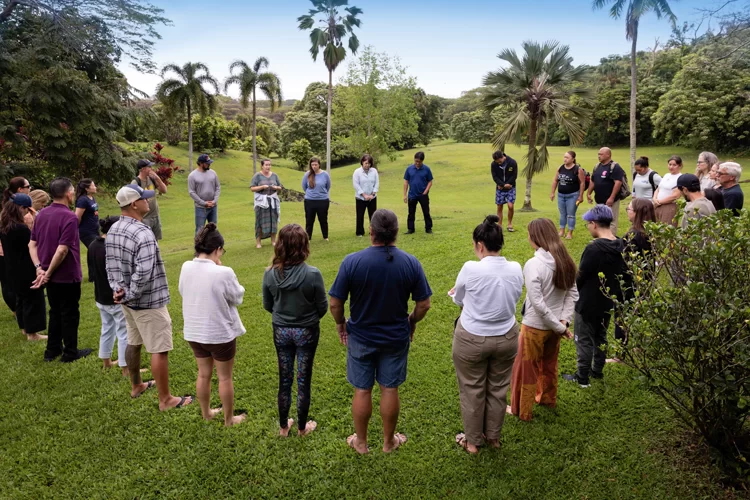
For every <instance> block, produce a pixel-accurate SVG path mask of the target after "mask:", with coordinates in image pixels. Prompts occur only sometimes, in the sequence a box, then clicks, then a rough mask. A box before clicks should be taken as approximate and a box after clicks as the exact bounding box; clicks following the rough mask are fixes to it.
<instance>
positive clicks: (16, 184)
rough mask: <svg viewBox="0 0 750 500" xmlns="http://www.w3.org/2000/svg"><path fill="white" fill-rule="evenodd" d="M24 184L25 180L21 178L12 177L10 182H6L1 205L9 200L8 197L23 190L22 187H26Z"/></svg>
mask: <svg viewBox="0 0 750 500" xmlns="http://www.w3.org/2000/svg"><path fill="white" fill-rule="evenodd" d="M26 182H27V181H26V179H25V178H23V177H13V178H12V179H11V180H10V181H8V187H7V188H5V190H4V191H3V201H2V203H3V204H5V202H6V201H8V200H10V197H11V196H12V195H14V194H16V193H17V192H18V191H20V190H21V189H23V187H24V186H25V185H26Z"/></svg>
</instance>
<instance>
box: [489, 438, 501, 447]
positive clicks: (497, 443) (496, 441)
mask: <svg viewBox="0 0 750 500" xmlns="http://www.w3.org/2000/svg"><path fill="white" fill-rule="evenodd" d="M487 445H488V446H489V447H490V448H500V440H499V439H488V440H487Z"/></svg>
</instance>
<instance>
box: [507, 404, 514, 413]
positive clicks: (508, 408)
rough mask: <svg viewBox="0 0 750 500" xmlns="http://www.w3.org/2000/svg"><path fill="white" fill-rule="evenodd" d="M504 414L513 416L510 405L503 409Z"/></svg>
mask: <svg viewBox="0 0 750 500" xmlns="http://www.w3.org/2000/svg"><path fill="white" fill-rule="evenodd" d="M505 413H507V414H508V415H513V411H512V410H511V409H510V405H507V406H506V407H505Z"/></svg>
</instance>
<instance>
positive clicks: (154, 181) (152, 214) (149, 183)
mask: <svg viewBox="0 0 750 500" xmlns="http://www.w3.org/2000/svg"><path fill="white" fill-rule="evenodd" d="M154 165H156V164H155V163H154V162H152V161H150V160H146V159H143V160H138V167H137V168H138V175H136V177H135V179H133V182H131V184H135V185H137V186H139V187H140V188H142V189H145V190H147V191H154V192H155V193H156V196H154V197H153V198H151V199H149V200H148V213H147V214H146V215H145V216H144V217H143V220H142V221H141V222H143V223H144V224H146V225H147V226H148V227H150V228H151V230H152V231H153V232H154V236H155V237H156V240H157V241H158V240H160V239H161V236H162V233H161V215H160V214H159V201H158V200H157V198H158V197H159V195H160V194H166V192H167V185H166V184H165V183H164V181H163V180H161V178H160V177H159V176H158V175H156V172H154V169H153V168H152V167H153V166H154Z"/></svg>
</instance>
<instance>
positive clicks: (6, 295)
mask: <svg viewBox="0 0 750 500" xmlns="http://www.w3.org/2000/svg"><path fill="white" fill-rule="evenodd" d="M30 191H31V184H29V181H27V180H26V179H24V178H23V177H13V178H12V179H11V180H10V181H8V187H7V188H5V190H4V191H3V198H2V204H3V205H4V204H5V203H6V202H7V201H8V200H10V197H11V195H14V194H16V193H21V194H29V192H30ZM33 217H34V216H32V215H30V214H29V215H28V216H27V217H26V219H27V221H33ZM32 226H33V224H30V225H29V227H32ZM5 269H6V265H5V257H4V253H3V246H2V245H1V244H0V288H2V295H3V301H4V302H5V305H6V306H8V309H10V312H12V313H13V316H16V296H15V294H14V293H13V290H14V289H15V287H14V286H13V284H11V283H9V282H8V278H7V275H6V272H5Z"/></svg>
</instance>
